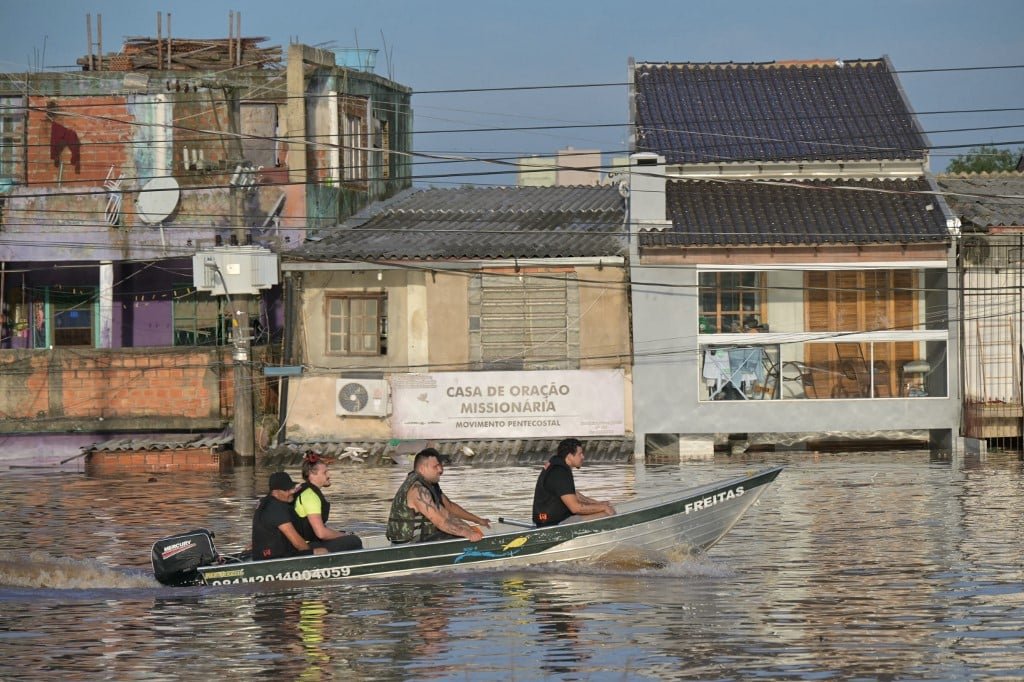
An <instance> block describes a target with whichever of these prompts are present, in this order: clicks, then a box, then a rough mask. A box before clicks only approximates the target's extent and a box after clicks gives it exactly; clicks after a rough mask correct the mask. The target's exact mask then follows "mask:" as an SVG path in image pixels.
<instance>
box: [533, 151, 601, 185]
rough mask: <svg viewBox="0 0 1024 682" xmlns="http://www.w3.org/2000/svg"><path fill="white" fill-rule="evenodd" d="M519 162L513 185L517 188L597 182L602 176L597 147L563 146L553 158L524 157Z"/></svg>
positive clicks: (595, 183) (599, 154)
mask: <svg viewBox="0 0 1024 682" xmlns="http://www.w3.org/2000/svg"><path fill="white" fill-rule="evenodd" d="M518 165H519V173H518V178H517V179H516V184H517V185H519V186H520V187H550V186H552V185H559V186H562V187H572V186H577V185H578V186H585V185H599V184H601V182H602V181H603V180H604V175H605V174H604V167H603V166H602V165H601V150H599V149H574V148H573V147H566V148H565V149H559V150H558V153H557V154H556V155H555V156H553V157H551V156H524V157H522V158H520V159H519V161H518Z"/></svg>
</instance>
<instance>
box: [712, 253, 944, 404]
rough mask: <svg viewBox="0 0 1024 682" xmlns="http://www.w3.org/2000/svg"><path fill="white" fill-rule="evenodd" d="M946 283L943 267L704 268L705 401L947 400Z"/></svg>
mask: <svg viewBox="0 0 1024 682" xmlns="http://www.w3.org/2000/svg"><path fill="white" fill-rule="evenodd" d="M946 278H947V274H946V271H945V270H944V269H942V268H938V267H936V268H929V269H923V270H921V269H882V268H878V269H863V270H855V269H844V268H841V267H839V268H834V269H824V268H822V269H813V270H805V271H801V270H798V269H790V268H779V269H772V270H766V271H761V272H733V271H731V272H701V273H699V284H700V288H699V293H698V295H699V316H700V320H699V323H700V329H699V334H700V336H701V340H700V343H699V348H700V352H701V381H702V383H704V384H705V385H706V387H705V388H706V390H705V391H704V393H703V394H702V399H703V400H763V399H783V400H786V399H792V398H799V399H807V398H810V399H854V398H861V399H877V398H907V397H915V398H916V397H945V396H947V395H948V391H949V387H948V385H947V377H946V372H947V362H946V353H947V348H946V344H947V339H948V320H949V311H948V300H947V297H946V295H945V288H946V281H947V279H946ZM769 320H771V325H770V326H769V324H768V321H769ZM755 331H756V332H761V333H760V334H751V333H749V332H755ZM735 332H748V333H744V334H742V335H739V334H735ZM755 356H758V359H757V360H756V361H755V360H752V359H751V358H754V357H755Z"/></svg>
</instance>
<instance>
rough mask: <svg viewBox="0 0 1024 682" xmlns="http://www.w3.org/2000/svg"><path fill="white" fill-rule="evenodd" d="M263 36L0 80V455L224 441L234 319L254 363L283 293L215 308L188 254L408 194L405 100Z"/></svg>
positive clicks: (143, 41)
mask: <svg viewBox="0 0 1024 682" xmlns="http://www.w3.org/2000/svg"><path fill="white" fill-rule="evenodd" d="M261 40H262V39H250V38H235V39H227V40H187V39H177V38H176V39H175V40H174V41H173V43H172V42H171V41H170V39H166V41H165V40H164V39H160V38H158V39H148V38H134V39H130V40H129V41H127V42H126V43H125V44H124V46H123V47H122V49H121V50H120V51H119V52H118V53H117V54H111V55H102V56H100V55H93V54H90V55H88V57H85V58H83V59H80V60H79V63H81V64H82V65H83V70H82V72H66V73H20V74H5V75H4V78H3V79H0V301H2V310H3V314H4V317H3V324H2V334H0V337H2V339H0V346H2V349H3V350H2V351H0V395H2V396H3V398H0V406H2V407H0V437H4V434H6V438H7V441H6V442H7V445H6V446H5V453H6V454H5V457H4V458H5V459H10V458H12V457H15V458H16V457H18V456H19V454H26V453H31V452H32V451H33V450H42V451H45V452H47V453H51V454H54V455H59V454H61V453H62V452H66V451H67V450H68V448H69V447H72V446H70V445H66V443H71V442H73V443H74V446H73V447H74V448H77V447H80V446H81V444H88V443H89V442H93V441H95V440H98V439H103V438H108V437H110V436H111V435H114V434H119V433H125V432H139V431H145V432H150V433H168V434H170V433H176V432H180V431H186V432H194V431H204V430H205V431H211V430H219V429H221V428H223V427H224V426H226V425H227V424H228V422H229V420H230V418H231V406H232V404H233V400H232V395H233V389H234V387H233V386H232V380H231V363H232V359H231V357H232V356H231V352H230V346H229V344H230V343H231V337H232V330H231V318H232V314H233V312H234V309H236V308H238V309H244V310H245V312H246V313H247V314H248V317H249V319H250V320H252V321H253V324H252V329H251V336H252V339H253V343H254V344H255V345H256V352H255V353H254V356H253V360H254V362H255V363H256V364H257V365H258V364H259V363H260V362H263V361H265V360H266V359H267V358H268V356H270V355H272V353H273V348H274V347H275V346H274V341H275V340H276V339H279V338H280V335H281V325H282V320H283V314H282V311H281V309H282V304H281V296H280V294H279V290H278V289H277V287H274V288H271V289H269V290H266V291H264V292H263V294H262V295H261V296H253V297H248V298H239V299H238V300H235V301H232V306H231V309H229V306H228V301H227V300H226V299H225V298H224V297H214V296H210V295H209V294H207V293H204V292H203V291H198V290H197V289H196V287H195V286H194V285H193V274H192V256H193V255H194V254H195V253H196V252H197V250H204V249H208V248H213V247H218V246H221V247H230V246H234V245H237V246H238V248H239V249H245V248H254V249H255V248H261V249H268V250H270V251H272V252H274V253H280V252H283V251H287V250H289V249H291V248H294V247H296V246H298V245H300V244H302V242H303V241H304V240H305V239H306V238H307V237H308V236H310V235H312V234H315V233H316V231H317V230H319V229H320V227H321V226H323V225H334V224H337V223H338V222H339V221H340V220H343V219H344V218H346V217H347V216H349V215H351V214H352V213H354V212H355V211H357V210H358V209H360V208H362V207H363V206H365V205H366V204H368V203H369V202H371V201H374V200H377V199H381V198H386V197H388V196H391V195H393V194H395V193H396V192H398V191H399V190H401V189H403V188H405V187H408V186H409V185H410V179H409V176H410V173H409V162H408V157H407V156H405V155H403V154H401V153H399V152H403V151H405V150H408V149H409V147H410V139H411V116H412V115H411V110H410V107H409V100H410V94H411V93H410V91H409V90H408V89H407V88H405V87H403V86H401V85H398V84H396V83H394V82H392V81H389V80H387V79H385V78H382V77H380V76H377V75H376V74H374V73H372V72H371V71H365V70H358V69H351V68H347V67H343V66H338V65H336V64H335V59H334V53H332V52H329V51H325V50H320V49H314V48H310V47H307V46H304V45H291V46H289V49H288V55H287V60H285V59H283V58H282V55H281V51H280V49H279V48H262V47H260V45H259V43H260V42H261ZM199 54H201V55H203V56H202V58H199V57H197V56H196V55H199ZM259 374H260V373H259V368H258V367H256V368H254V376H259ZM250 388H252V389H253V390H254V392H255V394H256V395H255V397H256V400H255V403H256V406H257V411H261V408H262V410H266V411H270V412H274V411H276V406H275V405H274V404H273V396H268V395H267V394H266V393H265V391H262V390H261V388H262V387H261V386H260V385H258V383H257V385H254V386H252V387H250ZM40 434H42V435H43V436H46V437H44V438H40ZM57 434H60V437H59V438H58V437H57ZM69 434H75V437H74V438H71V439H70V440H69V438H68V436H69ZM57 441H60V442H61V443H62V445H60V446H59V447H58V446H53V444H54V443H56V442H57ZM51 446H52V447H51Z"/></svg>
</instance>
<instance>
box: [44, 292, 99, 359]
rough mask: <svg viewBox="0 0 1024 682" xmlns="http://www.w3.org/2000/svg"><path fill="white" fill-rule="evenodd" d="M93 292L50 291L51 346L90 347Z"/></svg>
mask: <svg viewBox="0 0 1024 682" xmlns="http://www.w3.org/2000/svg"><path fill="white" fill-rule="evenodd" d="M94 300H95V291H90V290H87V291H85V292H83V293H75V292H72V293H67V292H64V291H55V290H52V289H51V290H50V311H49V312H50V315H51V319H52V335H51V337H50V342H51V343H52V344H53V346H55V347H56V346H92V345H94V343H93V320H94V319H95V315H94V310H93V306H94Z"/></svg>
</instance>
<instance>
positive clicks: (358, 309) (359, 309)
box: [326, 293, 388, 355]
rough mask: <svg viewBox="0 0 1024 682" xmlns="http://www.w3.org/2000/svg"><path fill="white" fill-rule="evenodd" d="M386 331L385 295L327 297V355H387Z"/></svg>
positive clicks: (360, 294) (334, 295)
mask: <svg viewBox="0 0 1024 682" xmlns="http://www.w3.org/2000/svg"><path fill="white" fill-rule="evenodd" d="M387 330H388V316H387V296H386V295H385V294H383V293H371V294H363V293H359V294H355V293H353V294H330V295H328V296H327V346H326V347H327V354H328V355H387V352H388V342H387V339H388V333H387Z"/></svg>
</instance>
